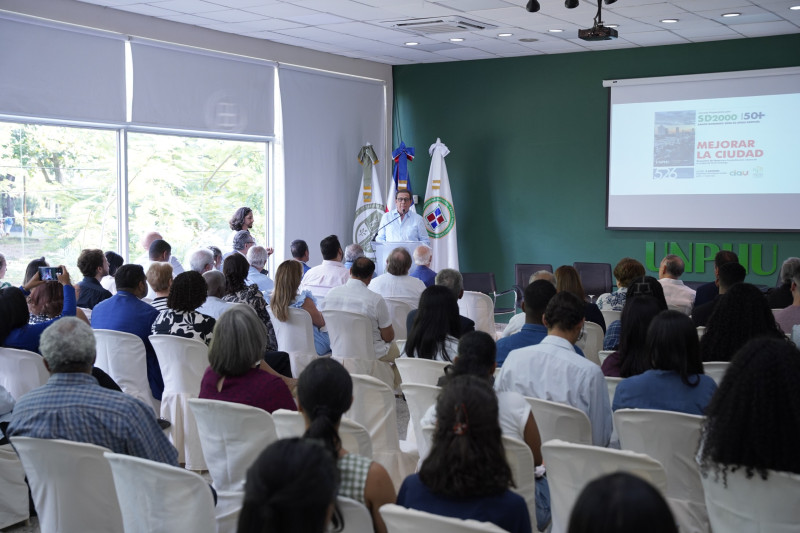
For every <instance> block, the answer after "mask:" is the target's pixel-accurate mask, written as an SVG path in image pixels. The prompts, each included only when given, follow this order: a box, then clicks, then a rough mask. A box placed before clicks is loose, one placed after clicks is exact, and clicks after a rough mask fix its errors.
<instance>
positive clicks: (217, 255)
mask: <svg viewBox="0 0 800 533" xmlns="http://www.w3.org/2000/svg"><path fill="white" fill-rule="evenodd" d="M208 249H209V250H211V253H212V254H214V269H215V270H219V271H222V250H220V249H219V248H217V247H216V246H209V247H208Z"/></svg>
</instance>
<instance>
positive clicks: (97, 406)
mask: <svg viewBox="0 0 800 533" xmlns="http://www.w3.org/2000/svg"><path fill="white" fill-rule="evenodd" d="M39 348H40V350H41V352H42V357H43V358H44V364H45V366H46V367H47V369H48V370H49V371H50V379H49V380H48V381H47V384H46V385H44V386H42V387H39V388H38V389H34V390H32V391H31V392H29V393H28V394H26V395H24V396H23V397H22V398H20V400H19V402H17V405H16V407H15V408H14V412H13V414H12V417H11V422H10V423H9V426H8V435H9V436H11V437H34V438H39V439H65V440H70V441H74V442H84V443H89V444H96V445H98V446H104V447H106V448H108V449H110V450H111V451H113V452H116V453H123V454H126V455H132V456H135V457H141V458H143V459H149V460H151V461H158V462H160V463H166V464H168V465H172V466H178V451H177V450H176V449H175V447H174V446H172V444H170V442H169V440H168V439H167V437H166V436H165V435H164V432H163V431H162V430H161V428H160V427H159V425H158V422H157V421H156V416H155V413H154V412H153V408H152V407H151V406H149V405H147V404H145V403H144V402H143V401H141V400H139V399H137V398H134V397H133V396H130V395H127V394H124V393H122V392H117V391H112V390H108V389H104V388H102V387H101V386H100V385H99V384H98V383H97V380H96V379H95V378H94V377H92V366H93V365H94V361H95V356H96V349H95V339H94V333H93V332H92V328H90V327H89V326H88V325H86V323H85V322H83V321H81V320H80V319H78V318H75V317H63V318H61V319H59V320H56V321H55V322H53V324H52V325H51V326H50V327H48V328H47V329H46V330H45V331H44V333H42V337H41V340H40V342H39Z"/></svg>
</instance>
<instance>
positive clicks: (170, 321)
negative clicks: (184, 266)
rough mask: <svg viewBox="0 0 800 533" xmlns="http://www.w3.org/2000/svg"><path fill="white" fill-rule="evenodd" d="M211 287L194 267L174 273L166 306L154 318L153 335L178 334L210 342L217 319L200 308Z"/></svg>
mask: <svg viewBox="0 0 800 533" xmlns="http://www.w3.org/2000/svg"><path fill="white" fill-rule="evenodd" d="M207 289H208V287H207V285H206V280H205V279H203V276H202V275H201V274H199V273H198V272H195V271H194V270H188V271H186V272H182V273H180V274H178V275H177V276H176V277H175V281H173V282H172V286H171V287H170V289H169V296H167V308H166V309H164V310H163V311H161V312H160V313H159V314H158V316H157V317H156V320H155V322H153V327H152V331H153V335H177V336H179V337H185V338H187V339H196V340H199V341H203V342H205V343H206V344H210V343H211V338H212V335H213V331H214V325H215V324H216V320H214V319H213V318H211V317H210V316H208V315H204V314H202V313H198V312H197V308H198V307H200V306H201V305H203V303H204V302H205V301H206V291H207Z"/></svg>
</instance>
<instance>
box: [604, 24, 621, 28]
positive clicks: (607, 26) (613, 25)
mask: <svg viewBox="0 0 800 533" xmlns="http://www.w3.org/2000/svg"><path fill="white" fill-rule="evenodd" d="M606 28H619V24H606Z"/></svg>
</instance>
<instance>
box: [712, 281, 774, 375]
mask: <svg viewBox="0 0 800 533" xmlns="http://www.w3.org/2000/svg"><path fill="white" fill-rule="evenodd" d="M762 336H769V337H774V338H779V339H783V338H784V334H783V332H782V331H781V328H780V327H779V326H778V324H777V323H776V322H775V315H773V314H772V309H770V308H769V305H768V304H767V300H766V299H765V298H764V295H763V294H761V291H760V290H758V288H757V287H756V286H755V285H751V284H749V283H736V284H735V285H733V287H731V288H730V289H729V290H728V291H727V292H725V294H723V295H722V296H721V297H720V299H719V302H718V303H717V306H716V307H715V308H714V312H713V313H712V314H711V318H709V320H708V325H707V326H706V332H705V334H704V335H703V338H702V339H701V340H700V353H701V354H702V356H703V361H730V360H731V358H732V357H733V355H734V354H735V353H736V352H737V351H738V350H739V348H741V347H742V346H744V345H745V343H747V341H749V340H750V339H754V338H756V337H762Z"/></svg>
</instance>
